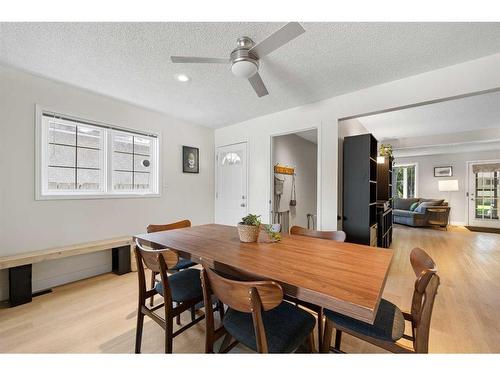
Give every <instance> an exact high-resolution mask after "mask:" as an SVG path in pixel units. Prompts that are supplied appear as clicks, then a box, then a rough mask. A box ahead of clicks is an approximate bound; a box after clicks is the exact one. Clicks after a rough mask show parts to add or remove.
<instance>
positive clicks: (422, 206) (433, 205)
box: [414, 201, 439, 213]
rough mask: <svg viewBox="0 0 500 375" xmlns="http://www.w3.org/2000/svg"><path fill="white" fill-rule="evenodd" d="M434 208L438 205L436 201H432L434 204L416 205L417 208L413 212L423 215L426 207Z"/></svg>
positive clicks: (423, 203)
mask: <svg viewBox="0 0 500 375" xmlns="http://www.w3.org/2000/svg"><path fill="white" fill-rule="evenodd" d="M435 206H439V205H438V204H436V201H434V202H422V203H420V204H419V205H418V207H417V208H415V211H414V212H419V213H423V212H424V211H425V208H426V207H435Z"/></svg>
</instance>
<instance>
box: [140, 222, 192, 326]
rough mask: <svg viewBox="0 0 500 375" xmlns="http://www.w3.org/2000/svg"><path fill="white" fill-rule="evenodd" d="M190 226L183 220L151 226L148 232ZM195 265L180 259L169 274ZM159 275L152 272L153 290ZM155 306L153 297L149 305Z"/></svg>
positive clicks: (169, 270) (188, 260)
mask: <svg viewBox="0 0 500 375" xmlns="http://www.w3.org/2000/svg"><path fill="white" fill-rule="evenodd" d="M190 226H191V221H189V220H181V221H176V222H175V223H170V224H149V225H148V227H147V229H146V230H147V232H148V233H153V232H161V231H165V230H172V229H180V228H188V227H190ZM153 248H154V246H153ZM157 250H160V249H159V248H158V249H157ZM195 265H196V263H195V262H193V261H191V260H190V259H185V258H181V257H179V261H178V262H177V264H175V265H174V266H172V267H170V268H169V269H168V272H169V273H173V272H178V271H181V270H183V269H186V268H189V267H192V266H195ZM157 275H158V274H157V273H156V272H151V288H154V286H155V283H156V281H157V280H156V277H157ZM153 304H154V297H153V296H151V298H150V301H149V305H150V306H153ZM193 316H194V310H193V311H191V318H192V319H193ZM180 319H181V317H180V316H178V317H177V324H181V321H180Z"/></svg>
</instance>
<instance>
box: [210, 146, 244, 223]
mask: <svg viewBox="0 0 500 375" xmlns="http://www.w3.org/2000/svg"><path fill="white" fill-rule="evenodd" d="M242 144H245V150H246V158H247V160H246V168H245V169H246V170H245V179H246V185H245V190H246V202H247V203H246V207H245V209H246V210H245V211H246V213H247V215H248V206H249V205H250V194H249V190H248V166H249V162H250V152H249V151H248V141H246V140H245V141H242V142H233V143H228V144H226V145H219V146H215V155H214V163H215V168H214V172H215V175H214V180H215V184H214V187H215V189H214V223H216V222H217V200H218V197H217V193H218V184H219V179H218V172H219V163H218V160H217V156H218V154H219V149H220V148H223V147H229V146H236V145H242ZM234 225H236V223H234Z"/></svg>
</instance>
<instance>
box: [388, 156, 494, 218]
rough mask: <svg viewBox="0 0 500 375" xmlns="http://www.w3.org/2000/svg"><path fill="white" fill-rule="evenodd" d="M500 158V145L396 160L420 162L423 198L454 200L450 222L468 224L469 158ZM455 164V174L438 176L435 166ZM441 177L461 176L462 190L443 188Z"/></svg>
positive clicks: (472, 159) (457, 177) (419, 186)
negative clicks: (449, 190) (442, 190)
mask: <svg viewBox="0 0 500 375" xmlns="http://www.w3.org/2000/svg"><path fill="white" fill-rule="evenodd" d="M495 159H500V149H499V150H493V151H481V152H460V153H453V154H440V155H427V156H412V157H405V158H396V159H395V163H396V165H397V164H405V163H415V162H416V163H418V172H417V174H418V177H417V185H418V186H417V191H418V196H419V197H420V198H438V199H441V198H442V199H446V201H448V202H449V203H450V206H451V211H450V223H451V224H455V225H465V224H467V203H468V200H467V197H466V195H465V194H466V193H467V191H468V186H467V173H468V172H467V168H466V162H467V161H478V160H495ZM448 165H451V166H452V167H453V176H452V177H434V167H442V166H448ZM439 180H458V188H459V191H453V192H440V191H439V190H438V181H439ZM449 200H450V201H451V202H450V201H449Z"/></svg>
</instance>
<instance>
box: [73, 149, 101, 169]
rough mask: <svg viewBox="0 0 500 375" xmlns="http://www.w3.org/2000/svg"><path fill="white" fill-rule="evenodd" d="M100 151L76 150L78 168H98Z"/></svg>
mask: <svg viewBox="0 0 500 375" xmlns="http://www.w3.org/2000/svg"><path fill="white" fill-rule="evenodd" d="M100 164H101V163H100V151H99V150H92V149H88V148H78V165H77V166H78V167H86V168H100Z"/></svg>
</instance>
